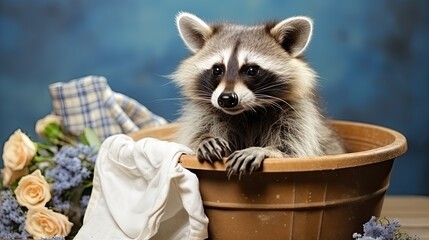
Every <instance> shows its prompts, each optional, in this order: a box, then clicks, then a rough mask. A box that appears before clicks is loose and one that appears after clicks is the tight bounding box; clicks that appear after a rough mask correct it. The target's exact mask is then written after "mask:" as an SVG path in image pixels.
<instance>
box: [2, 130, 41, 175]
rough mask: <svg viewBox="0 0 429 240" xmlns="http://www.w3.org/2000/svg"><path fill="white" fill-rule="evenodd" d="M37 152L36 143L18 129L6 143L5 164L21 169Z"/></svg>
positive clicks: (4, 148) (14, 168) (13, 168)
mask: <svg viewBox="0 0 429 240" xmlns="http://www.w3.org/2000/svg"><path fill="white" fill-rule="evenodd" d="M35 154H36V144H35V143H34V142H32V141H31V140H30V138H28V136H27V135H25V134H24V133H23V132H21V129H18V130H16V131H15V132H14V133H13V134H12V135H11V136H10V137H9V139H8V140H7V141H6V142H5V143H4V146H3V161H4V166H5V167H6V168H10V169H12V170H14V171H18V170H21V169H23V168H24V167H25V166H27V165H28V164H30V162H31V159H33V157H34V155H35Z"/></svg>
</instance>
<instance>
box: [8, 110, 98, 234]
mask: <svg viewBox="0 0 429 240" xmlns="http://www.w3.org/2000/svg"><path fill="white" fill-rule="evenodd" d="M36 133H37V135H39V136H40V137H41V139H42V140H43V141H41V142H35V141H32V140H31V139H30V138H29V137H28V136H27V135H26V134H25V133H23V132H22V131H21V130H20V129H18V130H16V131H15V132H14V133H13V134H12V135H11V136H10V138H9V139H8V140H7V141H6V142H5V143H4V148H3V162H4V169H2V171H1V179H2V183H1V185H0V187H1V188H0V189H1V190H0V216H1V218H0V239H26V238H29V237H32V238H35V239H42V238H43V239H49V238H52V239H62V238H65V237H66V236H69V235H70V236H72V235H74V234H76V232H77V231H78V230H79V228H80V226H81V224H82V218H83V215H84V213H85V210H86V207H87V204H88V201H89V196H90V193H91V189H92V178H93V172H94V166H95V160H96V156H97V151H98V148H99V147H100V142H99V140H98V138H97V137H96V135H95V133H94V132H93V131H92V130H91V129H85V131H84V132H83V133H82V135H81V136H80V137H79V138H77V137H72V136H71V135H68V134H67V133H66V132H65V131H64V129H63V128H62V127H61V118H60V117H58V116H55V115H48V116H46V117H45V118H43V119H41V120H39V121H38V122H37V123H36Z"/></svg>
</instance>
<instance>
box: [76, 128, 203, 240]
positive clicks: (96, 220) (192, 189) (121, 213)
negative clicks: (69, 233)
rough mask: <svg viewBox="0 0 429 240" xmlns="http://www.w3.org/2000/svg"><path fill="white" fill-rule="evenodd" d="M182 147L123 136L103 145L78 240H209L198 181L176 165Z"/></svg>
mask: <svg viewBox="0 0 429 240" xmlns="http://www.w3.org/2000/svg"><path fill="white" fill-rule="evenodd" d="M184 153H185V154H191V153H192V151H191V150H190V149H189V148H187V147H185V146H183V145H180V144H178V143H173V142H165V141H160V140H157V139H153V138H144V139H142V140H139V141H137V142H136V141H134V140H133V139H131V138H130V137H128V136H126V135H123V134H119V135H114V136H111V137H109V138H107V139H106V140H105V141H104V142H103V144H102V145H101V148H100V151H99V153H98V157H97V162H96V166H95V172H94V180H93V184H94V186H93V190H92V194H91V199H90V201H89V204H88V208H87V210H86V213H85V217H84V221H83V226H82V228H81V229H80V230H79V232H78V234H77V236H76V238H75V239H163V240H166V239H206V238H207V237H208V233H207V225H208V218H207V217H206V215H205V214H204V209H203V206H202V200H201V195H200V192H199V184H198V179H197V177H196V176H195V174H193V173H191V172H190V171H189V170H187V169H185V168H183V167H182V166H181V165H180V164H178V159H179V157H180V155H182V154H184Z"/></svg>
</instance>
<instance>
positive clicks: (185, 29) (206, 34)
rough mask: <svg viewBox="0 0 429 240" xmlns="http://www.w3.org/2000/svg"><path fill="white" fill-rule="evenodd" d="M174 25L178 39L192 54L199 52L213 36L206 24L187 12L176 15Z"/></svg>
mask: <svg viewBox="0 0 429 240" xmlns="http://www.w3.org/2000/svg"><path fill="white" fill-rule="evenodd" d="M176 25H177V28H178V30H179V34H180V37H181V38H182V39H183V41H184V42H185V44H186V46H187V47H188V48H189V49H190V50H191V51H192V52H194V53H195V52H197V51H198V50H200V49H201V48H202V47H203V46H204V43H205V42H206V41H207V40H208V39H209V38H210V36H211V35H212V34H213V30H212V28H211V27H210V26H209V25H207V23H205V22H204V21H203V20H201V19H199V18H198V17H197V16H195V15H193V14H190V13H187V12H180V13H179V14H178V15H177V17H176Z"/></svg>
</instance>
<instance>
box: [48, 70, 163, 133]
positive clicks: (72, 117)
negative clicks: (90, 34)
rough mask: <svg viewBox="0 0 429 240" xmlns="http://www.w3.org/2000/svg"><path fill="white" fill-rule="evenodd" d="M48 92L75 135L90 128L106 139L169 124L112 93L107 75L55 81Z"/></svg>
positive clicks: (125, 97)
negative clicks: (62, 81)
mask: <svg viewBox="0 0 429 240" xmlns="http://www.w3.org/2000/svg"><path fill="white" fill-rule="evenodd" d="M49 92H50V95H51V99H52V107H53V112H54V114H56V115H59V116H61V118H62V124H63V126H64V128H65V130H66V131H68V132H70V133H72V134H74V135H79V134H81V133H82V131H83V129H84V128H85V127H90V128H92V129H94V131H95V132H96V133H97V135H98V137H99V138H101V139H102V140H104V139H105V138H107V137H109V136H111V135H113V134H118V133H130V132H134V131H137V130H139V129H141V128H144V127H150V126H158V125H162V124H165V123H166V121H165V119H163V118H161V117H159V116H157V115H155V114H153V113H151V112H150V111H149V110H148V109H147V108H146V107H144V106H142V105H141V104H139V103H138V102H137V101H136V100H134V99H131V98H129V97H127V96H125V95H123V94H120V93H115V92H113V91H112V89H110V87H109V85H108V84H107V80H106V78H104V77H99V76H87V77H84V78H79V79H75V80H72V81H70V82H67V83H61V82H59V83H54V84H51V85H50V86H49Z"/></svg>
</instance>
